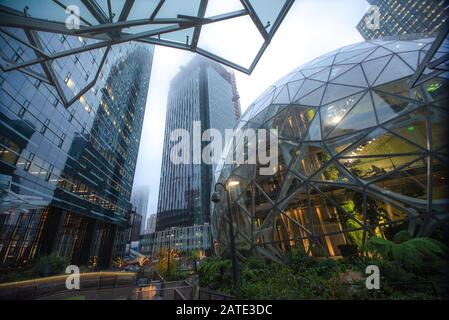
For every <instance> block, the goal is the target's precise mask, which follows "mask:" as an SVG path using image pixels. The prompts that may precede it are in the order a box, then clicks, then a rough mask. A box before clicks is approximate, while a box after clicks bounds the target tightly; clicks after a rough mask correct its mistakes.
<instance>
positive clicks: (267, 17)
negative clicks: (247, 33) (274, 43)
mask: <svg viewBox="0 0 449 320" xmlns="http://www.w3.org/2000/svg"><path fill="white" fill-rule="evenodd" d="M285 1H286V0H279V1H269V2H267V1H265V0H249V2H250V3H251V5H252V7H253V9H254V11H255V12H256V14H257V16H258V17H259V20H260V22H262V25H263V26H264V27H265V29H266V30H267V32H268V33H269V32H270V30H271V28H272V27H273V25H274V23H275V22H276V20H277V18H278V16H279V13H280V12H281V10H282V7H283V6H284V4H285Z"/></svg>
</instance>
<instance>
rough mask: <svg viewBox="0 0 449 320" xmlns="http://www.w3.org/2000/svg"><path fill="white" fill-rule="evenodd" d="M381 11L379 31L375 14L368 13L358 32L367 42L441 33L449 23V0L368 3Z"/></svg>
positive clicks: (377, 1)
mask: <svg viewBox="0 0 449 320" xmlns="http://www.w3.org/2000/svg"><path fill="white" fill-rule="evenodd" d="M368 3H369V4H371V5H375V6H377V7H378V8H379V13H380V16H379V18H380V19H379V28H377V29H376V28H372V26H373V22H374V21H373V20H372V19H371V17H373V15H372V14H373V12H372V11H370V12H368V13H367V14H365V15H364V16H363V18H362V20H360V22H359V23H358V24H357V30H358V31H359V32H360V34H361V35H362V36H363V38H364V39H365V40H368V39H376V38H380V37H385V36H394V35H401V34H407V33H434V32H438V30H439V29H440V28H441V26H442V25H443V24H444V23H448V18H449V3H448V1H446V0H418V1H416V0H405V1H404V0H368Z"/></svg>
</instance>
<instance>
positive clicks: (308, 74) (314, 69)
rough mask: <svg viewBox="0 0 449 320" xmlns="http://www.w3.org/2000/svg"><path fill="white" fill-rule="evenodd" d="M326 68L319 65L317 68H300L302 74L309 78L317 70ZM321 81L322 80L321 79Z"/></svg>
mask: <svg viewBox="0 0 449 320" xmlns="http://www.w3.org/2000/svg"><path fill="white" fill-rule="evenodd" d="M325 69H327V68H326V67H319V68H311V69H302V70H301V72H302V74H303V75H304V76H305V77H307V78H309V77H311V76H313V75H314V74H317V73H318V72H320V71H322V70H325ZM321 81H323V80H321Z"/></svg>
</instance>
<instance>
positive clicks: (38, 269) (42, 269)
mask: <svg viewBox="0 0 449 320" xmlns="http://www.w3.org/2000/svg"><path fill="white" fill-rule="evenodd" d="M69 264H70V261H69V260H68V259H67V258H65V257H61V256H58V255H57V254H56V253H55V252H52V253H51V254H50V255H48V256H41V257H40V258H39V259H38V260H37V262H36V264H35V266H34V268H33V274H34V275H36V276H39V277H48V276H52V275H57V274H60V273H63V272H64V271H65V268H66V267H67V266H68V265H69Z"/></svg>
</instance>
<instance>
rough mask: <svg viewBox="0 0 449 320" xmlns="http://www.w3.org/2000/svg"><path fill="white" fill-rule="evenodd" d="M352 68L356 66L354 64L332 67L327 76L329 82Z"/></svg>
mask: <svg viewBox="0 0 449 320" xmlns="http://www.w3.org/2000/svg"><path fill="white" fill-rule="evenodd" d="M354 66H356V64H338V65H334V66H332V70H331V73H330V75H329V80H331V81H332V79H335V78H336V77H338V76H340V75H342V74H343V73H345V72H346V71H348V70H349V69H351V68H353V67H354Z"/></svg>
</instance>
